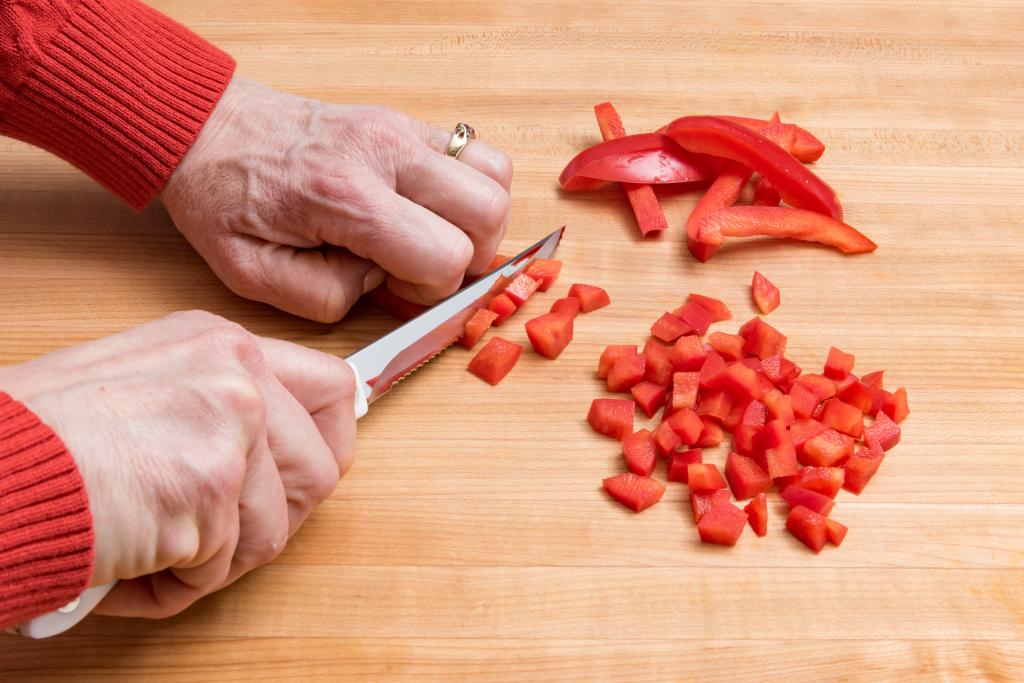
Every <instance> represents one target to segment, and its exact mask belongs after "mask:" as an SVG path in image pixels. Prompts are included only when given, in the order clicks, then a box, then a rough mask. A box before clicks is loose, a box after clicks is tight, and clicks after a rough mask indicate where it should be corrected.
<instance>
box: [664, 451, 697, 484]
mask: <svg viewBox="0 0 1024 683" xmlns="http://www.w3.org/2000/svg"><path fill="white" fill-rule="evenodd" d="M703 457H704V456H703V453H702V451H701V450H700V449H699V448H691V449H690V450H688V451H683V452H681V453H673V454H672V455H671V457H669V460H668V480H669V481H681V482H683V483H684V484H685V483H686V475H687V474H688V472H689V469H688V466H689V465H692V464H695V463H700V462H702V460H703Z"/></svg>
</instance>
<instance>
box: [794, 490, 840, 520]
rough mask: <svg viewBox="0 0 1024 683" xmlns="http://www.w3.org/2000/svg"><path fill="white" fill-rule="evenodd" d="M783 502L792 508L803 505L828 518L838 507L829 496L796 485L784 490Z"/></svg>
mask: <svg viewBox="0 0 1024 683" xmlns="http://www.w3.org/2000/svg"><path fill="white" fill-rule="evenodd" d="M782 500H784V501H786V502H787V503H789V505H790V506H791V507H797V506H799V505H802V506H804V507H805V508H807V509H808V510H811V511H812V512H817V513H818V514H819V515H821V516H822V517H828V513H830V512H832V508H834V507H835V505H836V502H835V501H834V500H832V499H831V498H829V497H828V496H823V495H821V494H820V493H817V492H815V491H810V490H808V489H805V488H801V487H800V486H795V485H790V486H787V487H786V488H784V489H783V490H782Z"/></svg>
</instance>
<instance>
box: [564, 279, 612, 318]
mask: <svg viewBox="0 0 1024 683" xmlns="http://www.w3.org/2000/svg"><path fill="white" fill-rule="evenodd" d="M569 296H574V297H576V298H577V299H579V300H580V310H582V311H583V312H584V313H590V312H591V311H596V310H597V309H599V308H604V307H605V306H607V305H608V304H610V303H611V299H609V298H608V292H606V291H604V290H603V289H601V288H600V287H595V286H594V285H584V284H580V283H576V284H574V285H573V286H572V287H570V288H569Z"/></svg>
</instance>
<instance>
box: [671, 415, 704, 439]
mask: <svg viewBox="0 0 1024 683" xmlns="http://www.w3.org/2000/svg"><path fill="white" fill-rule="evenodd" d="M664 423H665V424H667V425H668V426H669V427H671V428H672V431H674V432H675V433H676V434H678V435H679V438H680V439H682V440H683V443H685V444H692V443H694V442H695V441H697V438H698V437H700V433H701V432H702V431H704V423H703V422H701V420H700V417H698V415H697V413H695V412H693V411H692V410H690V409H689V408H681V409H679V410H677V411H676V412H674V413H672V414H671V415H669V416H668V417H667V418H665V421H664Z"/></svg>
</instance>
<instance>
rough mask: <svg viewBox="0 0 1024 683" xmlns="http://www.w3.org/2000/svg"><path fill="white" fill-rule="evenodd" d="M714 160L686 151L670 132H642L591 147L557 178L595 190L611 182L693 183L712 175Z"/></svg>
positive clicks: (566, 186) (575, 187)
mask: <svg viewBox="0 0 1024 683" xmlns="http://www.w3.org/2000/svg"><path fill="white" fill-rule="evenodd" d="M712 161H713V160H711V159H710V158H709V157H707V156H705V155H703V154H692V153H690V152H687V151H686V150H685V149H683V148H682V147H680V146H679V145H678V144H676V142H674V141H673V140H672V139H671V138H669V137H668V136H667V135H663V134H661V133H641V134H639V135H627V136H626V137H624V138H617V139H615V140H608V141H606V142H602V143H600V144H597V145H594V146H592V147H588V148H587V149H585V150H583V151H582V152H580V153H579V154H577V155H576V156H575V157H573V158H572V160H571V161H570V162H569V163H568V164H566V166H565V168H564V169H563V170H562V173H561V175H559V177H558V182H559V184H560V185H561V186H562V188H563V189H565V190H570V191H572V190H595V189H597V188H599V187H602V186H604V185H607V184H608V183H610V182H615V183H642V184H647V185H661V184H673V183H690V182H695V181H698V180H705V179H707V178H710V177H712V176H713V175H714V169H715V164H714V163H712Z"/></svg>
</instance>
